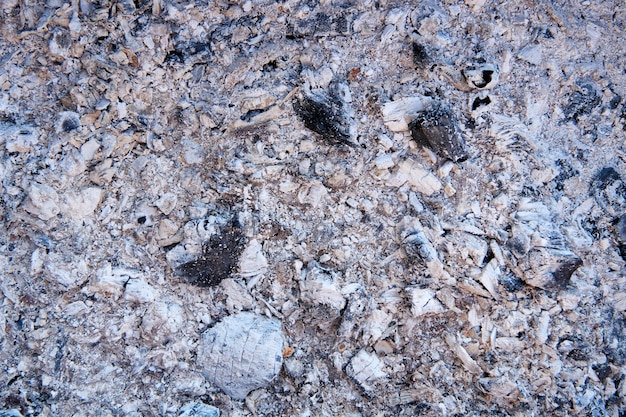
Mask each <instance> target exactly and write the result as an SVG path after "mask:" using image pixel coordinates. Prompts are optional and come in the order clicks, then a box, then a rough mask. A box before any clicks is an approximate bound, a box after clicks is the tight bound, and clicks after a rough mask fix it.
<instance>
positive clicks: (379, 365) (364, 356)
mask: <svg viewBox="0 0 626 417" xmlns="http://www.w3.org/2000/svg"><path fill="white" fill-rule="evenodd" d="M383 366H384V364H383V362H382V361H381V360H380V359H379V358H378V356H377V355H376V354H375V353H370V352H368V351H367V350H365V349H362V350H360V351H359V352H358V353H357V354H356V355H355V356H354V357H353V358H352V359H351V360H350V364H349V366H348V367H347V369H346V372H347V374H348V375H349V376H350V377H351V378H352V379H354V380H355V381H356V382H357V383H358V384H359V385H360V386H361V387H362V388H363V389H364V390H366V391H371V390H373V389H374V385H375V384H376V381H377V380H379V379H381V378H385V377H387V373H386V372H385V371H384V370H383Z"/></svg>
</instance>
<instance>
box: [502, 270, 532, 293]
mask: <svg viewBox="0 0 626 417" xmlns="http://www.w3.org/2000/svg"><path fill="white" fill-rule="evenodd" d="M498 282H499V283H500V285H502V286H503V287H504V289H505V290H507V291H508V292H517V291H519V290H521V289H522V288H524V285H525V284H524V281H522V280H521V278H519V277H518V276H516V275H515V274H513V273H511V272H509V273H507V274H506V275H504V276H502V277H501V278H500V279H499V280H498Z"/></svg>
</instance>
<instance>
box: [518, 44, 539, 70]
mask: <svg viewBox="0 0 626 417" xmlns="http://www.w3.org/2000/svg"><path fill="white" fill-rule="evenodd" d="M517 54H518V56H519V57H520V58H521V59H523V60H524V61H526V62H529V63H531V64H533V65H539V64H541V62H542V61H543V50H542V49H541V45H538V44H537V45H532V44H531V45H526V46H525V47H523V48H522V49H521V50H520V51H519V52H518V53H517Z"/></svg>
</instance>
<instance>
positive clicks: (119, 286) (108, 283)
mask: <svg viewBox="0 0 626 417" xmlns="http://www.w3.org/2000/svg"><path fill="white" fill-rule="evenodd" d="M139 277H141V273H140V272H139V271H136V270H133V269H129V268H112V267H111V264H110V263H106V264H105V265H104V266H102V267H101V268H99V269H98V270H97V271H96V283H95V285H94V286H93V288H94V289H95V290H96V291H99V292H104V293H110V294H113V295H121V294H122V292H123V291H124V285H126V283H127V282H128V281H129V280H130V279H131V278H139Z"/></svg>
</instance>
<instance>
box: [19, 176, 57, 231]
mask: <svg viewBox="0 0 626 417" xmlns="http://www.w3.org/2000/svg"><path fill="white" fill-rule="evenodd" d="M23 207H24V210H26V211H27V212H29V213H30V214H32V215H34V216H37V217H39V218H40V219H41V220H44V221H47V220H50V219H52V218H53V217H55V216H56V215H57V214H59V212H60V211H61V209H60V208H59V195H58V194H57V192H56V191H55V190H54V188H52V187H50V186H49V185H45V184H40V183H37V182H33V183H31V184H30V190H29V193H28V199H27V200H26V203H24V206H23Z"/></svg>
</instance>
